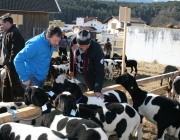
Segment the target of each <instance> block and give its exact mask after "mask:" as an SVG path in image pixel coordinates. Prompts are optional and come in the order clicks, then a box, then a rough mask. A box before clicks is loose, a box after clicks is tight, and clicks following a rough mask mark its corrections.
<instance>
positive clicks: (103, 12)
mask: <svg viewBox="0 0 180 140" xmlns="http://www.w3.org/2000/svg"><path fill="white" fill-rule="evenodd" d="M58 3H59V5H60V7H61V10H62V13H60V14H57V13H56V14H51V15H50V20H57V19H58V20H62V21H64V22H65V23H67V24H72V21H73V20H76V17H86V16H88V17H98V18H99V19H100V20H102V21H104V20H106V19H107V18H108V17H110V16H112V15H114V16H117V15H119V6H123V7H129V8H131V16H132V17H138V18H141V19H142V20H144V21H146V22H147V23H148V24H149V25H151V26H155V27H164V26H166V25H167V24H170V23H172V24H173V25H178V26H179V25H180V2H179V1H174V2H173V1H172V2H152V3H143V2H138V3H137V2H136V3H132V2H117V1H116V2H107V1H100V0H58Z"/></svg>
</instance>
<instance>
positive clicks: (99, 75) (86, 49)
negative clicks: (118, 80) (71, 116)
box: [70, 30, 105, 98]
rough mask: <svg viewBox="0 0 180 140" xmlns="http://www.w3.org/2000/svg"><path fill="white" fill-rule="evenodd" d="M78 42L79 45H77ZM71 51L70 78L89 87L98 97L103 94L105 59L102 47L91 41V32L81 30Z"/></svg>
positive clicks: (101, 96)
mask: <svg viewBox="0 0 180 140" xmlns="http://www.w3.org/2000/svg"><path fill="white" fill-rule="evenodd" d="M76 41H77V45H74V44H76ZM71 49H72V51H70V76H71V77H75V78H76V79H77V80H79V81H80V82H82V83H84V84H86V85H87V87H88V88H89V90H90V91H92V90H93V91H94V95H95V96H96V97H100V98H104V95H103V94H101V90H102V86H103V81H104V75H105V73H104V58H103V51H102V49H101V46H100V45H99V44H98V43H97V42H96V41H93V40H91V35H90V32H88V31H87V30H81V31H80V32H79V33H78V35H77V37H76V39H74V40H73V41H72V48H71ZM74 64H75V65H74Z"/></svg>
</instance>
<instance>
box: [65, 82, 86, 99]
mask: <svg viewBox="0 0 180 140" xmlns="http://www.w3.org/2000/svg"><path fill="white" fill-rule="evenodd" d="M62 90H63V91H68V92H70V93H71V94H72V95H73V96H74V97H76V99H79V98H80V97H81V96H82V94H83V93H82V91H81V89H80V87H79V86H78V85H77V84H76V83H73V81H72V82H71V81H69V80H65V81H64V83H63V84H62Z"/></svg>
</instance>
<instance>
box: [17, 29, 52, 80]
mask: <svg viewBox="0 0 180 140" xmlns="http://www.w3.org/2000/svg"><path fill="white" fill-rule="evenodd" d="M53 51H54V47H53V46H50V42H49V41H48V40H46V38H45V32H43V33H42V34H40V35H37V36H35V37H33V38H31V39H30V40H28V41H27V42H26V44H25V47H24V48H23V49H22V50H21V51H20V52H19V53H18V54H17V55H16V57H15V59H14V65H15V68H16V71H17V73H18V75H19V78H20V80H21V81H22V82H26V81H28V80H29V75H33V76H35V78H36V79H37V80H38V81H43V80H45V79H46V76H47V73H48V70H49V66H50V59H51V56H52V53H53Z"/></svg>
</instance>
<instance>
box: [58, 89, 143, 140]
mask: <svg viewBox="0 0 180 140" xmlns="http://www.w3.org/2000/svg"><path fill="white" fill-rule="evenodd" d="M58 103H60V106H61V111H62V114H63V115H65V116H74V117H81V118H85V119H88V120H93V121H94V122H96V123H98V124H99V125H100V126H101V127H102V128H103V129H104V130H105V131H106V133H107V135H108V136H110V135H112V134H117V137H118V138H119V140H128V139H129V135H130V133H131V132H133V134H132V135H133V136H134V135H135V132H136V131H137V130H138V127H139V124H140V116H139V114H138V113H137V112H136V110H135V109H134V108H133V107H131V106H130V105H129V104H127V103H101V104H98V105H95V104H76V98H75V97H74V96H73V95H71V93H70V92H63V93H62V94H60V95H58V96H57V98H56V100H55V104H56V105H58ZM140 139H141V133H139V131H138V140H140Z"/></svg>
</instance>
